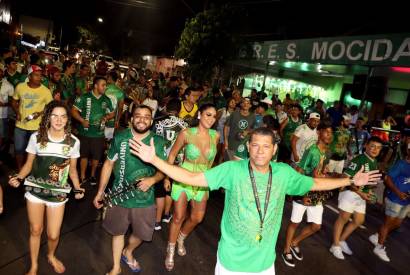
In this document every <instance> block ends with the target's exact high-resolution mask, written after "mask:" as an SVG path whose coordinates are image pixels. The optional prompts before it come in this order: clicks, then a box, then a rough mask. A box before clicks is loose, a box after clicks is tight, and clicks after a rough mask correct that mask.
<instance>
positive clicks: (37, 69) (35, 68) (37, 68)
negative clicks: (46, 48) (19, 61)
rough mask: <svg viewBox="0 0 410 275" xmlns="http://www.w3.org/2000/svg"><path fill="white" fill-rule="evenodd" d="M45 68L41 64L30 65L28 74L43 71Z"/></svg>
mask: <svg viewBox="0 0 410 275" xmlns="http://www.w3.org/2000/svg"><path fill="white" fill-rule="evenodd" d="M42 71H43V69H42V68H41V67H40V66H37V65H30V66H29V67H28V74H31V73H34V72H42Z"/></svg>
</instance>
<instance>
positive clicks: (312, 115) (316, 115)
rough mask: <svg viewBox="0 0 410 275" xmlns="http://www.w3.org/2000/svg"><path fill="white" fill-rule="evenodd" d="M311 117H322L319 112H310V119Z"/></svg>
mask: <svg viewBox="0 0 410 275" xmlns="http://www.w3.org/2000/svg"><path fill="white" fill-rule="evenodd" d="M311 118H317V119H320V115H319V114H318V113H310V115H309V119H311Z"/></svg>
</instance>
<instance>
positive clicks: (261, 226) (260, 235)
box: [248, 162, 272, 242]
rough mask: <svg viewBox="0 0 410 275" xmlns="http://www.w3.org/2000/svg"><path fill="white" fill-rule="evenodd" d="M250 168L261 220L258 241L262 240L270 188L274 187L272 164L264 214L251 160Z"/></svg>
mask: <svg viewBox="0 0 410 275" xmlns="http://www.w3.org/2000/svg"><path fill="white" fill-rule="evenodd" d="M248 169H249V175H250V177H251V183H252V190H253V196H254V197H255V203H256V209H257V210H258V214H259V221H260V224H259V231H258V234H257V235H256V240H257V241H258V242H261V241H262V230H263V223H264V221H265V218H266V212H267V210H268V205H269V199H270V190H271V187H272V166H270V165H269V181H268V186H267V187H266V195H265V207H264V210H263V215H262V210H261V203H260V200H259V195H258V190H257V189H256V181H255V176H254V174H253V169H252V167H251V163H250V162H249V163H248Z"/></svg>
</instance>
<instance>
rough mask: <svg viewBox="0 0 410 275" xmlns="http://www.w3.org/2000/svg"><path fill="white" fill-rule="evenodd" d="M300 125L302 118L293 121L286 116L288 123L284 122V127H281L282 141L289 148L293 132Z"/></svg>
mask: <svg viewBox="0 0 410 275" xmlns="http://www.w3.org/2000/svg"><path fill="white" fill-rule="evenodd" d="M300 125H302V120H301V119H298V120H297V121H296V122H295V121H293V119H292V117H291V116H289V117H288V123H287V124H286V126H285V128H283V143H284V144H285V146H286V147H287V148H288V149H289V150H291V147H290V139H291V137H292V135H293V133H294V132H295V130H296V128H298V127H299V126H300Z"/></svg>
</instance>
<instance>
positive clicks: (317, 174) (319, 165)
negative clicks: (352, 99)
mask: <svg viewBox="0 0 410 275" xmlns="http://www.w3.org/2000/svg"><path fill="white" fill-rule="evenodd" d="M317 131H318V138H319V140H318V142H317V143H316V144H313V145H312V146H310V147H309V149H307V150H306V151H305V152H304V153H303V156H302V159H301V160H300V162H299V163H298V166H296V170H297V171H298V172H299V173H301V174H303V175H306V176H310V177H314V178H324V177H326V176H327V172H326V168H325V167H326V165H327V158H326V154H327V153H328V146H329V144H330V143H331V142H332V124H330V123H328V122H326V121H321V123H320V124H319V126H318V127H317ZM328 195H329V193H328V192H309V193H307V194H306V195H305V196H304V197H293V203H292V215H291V218H290V222H289V225H288V228H287V230H286V242H285V247H284V251H283V254H282V259H283V261H284V262H285V264H286V265H287V266H290V267H294V266H295V261H294V259H293V258H296V259H297V260H299V261H301V260H303V254H302V252H301V251H300V248H299V243H300V242H301V241H303V240H304V239H306V238H308V237H309V236H311V235H313V234H314V233H316V232H317V231H319V230H320V227H321V224H322V216H323V205H322V203H323V202H324V200H325V199H326V196H328ZM305 212H307V222H308V223H309V225H307V226H306V227H304V228H303V229H302V231H301V232H300V234H299V235H297V236H295V232H296V229H297V228H298V226H299V224H300V223H301V222H302V219H303V216H304V214H305Z"/></svg>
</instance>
